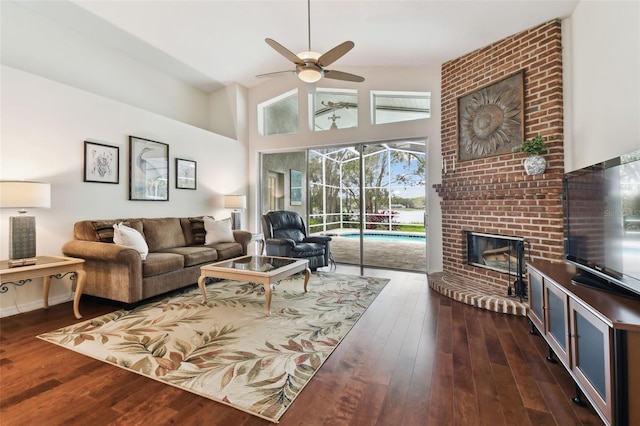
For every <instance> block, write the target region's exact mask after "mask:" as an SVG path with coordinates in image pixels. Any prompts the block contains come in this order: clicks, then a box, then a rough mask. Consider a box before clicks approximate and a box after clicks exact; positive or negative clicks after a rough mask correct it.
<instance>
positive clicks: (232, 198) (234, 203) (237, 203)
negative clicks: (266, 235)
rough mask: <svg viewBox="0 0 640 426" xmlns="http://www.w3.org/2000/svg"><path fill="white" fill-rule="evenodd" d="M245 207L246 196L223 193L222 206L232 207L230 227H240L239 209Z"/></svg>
mask: <svg viewBox="0 0 640 426" xmlns="http://www.w3.org/2000/svg"><path fill="white" fill-rule="evenodd" d="M246 207H247V197H246V196H245V195H225V196H224V208H225V209H234V210H233V211H232V212H231V229H241V228H242V225H241V224H240V215H241V213H240V211H239V210H241V209H245V208H246Z"/></svg>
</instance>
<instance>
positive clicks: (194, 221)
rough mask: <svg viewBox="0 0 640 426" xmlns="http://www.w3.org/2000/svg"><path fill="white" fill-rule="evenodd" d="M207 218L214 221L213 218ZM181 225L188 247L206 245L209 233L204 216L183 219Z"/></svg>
mask: <svg viewBox="0 0 640 426" xmlns="http://www.w3.org/2000/svg"><path fill="white" fill-rule="evenodd" d="M207 217H210V218H211V219H214V218H213V216H207ZM180 223H181V224H182V231H183V232H184V237H185V241H186V244H187V245H188V246H202V245H204V242H205V238H206V235H207V231H206V230H205V229H204V216H199V217H188V218H183V219H181V220H180Z"/></svg>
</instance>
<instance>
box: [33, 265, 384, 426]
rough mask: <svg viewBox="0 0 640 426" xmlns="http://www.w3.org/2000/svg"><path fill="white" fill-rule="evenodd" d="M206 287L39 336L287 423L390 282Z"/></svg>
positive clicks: (337, 277) (291, 281)
mask: <svg viewBox="0 0 640 426" xmlns="http://www.w3.org/2000/svg"><path fill="white" fill-rule="evenodd" d="M303 282H304V275H294V276H293V277H290V278H288V279H285V280H282V281H281V282H280V283H279V284H278V285H277V286H276V289H275V291H274V292H273V297H272V302H271V316H267V315H266V314H265V296H264V289H263V288H262V285H259V284H252V283H247V282H238V281H219V282H215V283H212V284H209V285H207V305H202V303H201V300H202V295H201V293H200V291H199V290H198V289H197V288H196V289H192V290H188V291H186V292H183V293H180V294H177V295H176V294H174V295H172V296H171V297H168V298H166V299H163V300H160V301H153V302H150V303H149V304H146V305H143V306H140V307H137V308H135V309H133V310H131V311H126V310H120V311H116V312H113V313H110V314H107V315H103V316H101V317H98V318H94V319H91V320H87V321H84V322H81V323H78V324H74V325H72V326H69V327H65V328H62V329H59V330H55V331H51V332H49V333H45V334H41V335H39V336H38V337H39V338H41V339H43V340H46V341H48V342H51V343H55V344H57V345H60V346H62V347H65V348H67V349H71V350H73V351H76V352H79V353H81V354H84V355H87V356H90V357H93V358H95V359H98V360H101V361H105V362H109V363H112V364H114V365H117V366H118V367H122V368H124V369H127V370H130V371H133V372H135V373H138V374H142V375H144V376H146V377H150V378H152V379H155V380H159V381H161V382H163V383H166V384H169V385H173V386H176V387H178V388H180V389H184V390H186V391H189V392H193V393H195V394H198V395H201V396H204V397H206V398H210V399H212V400H215V401H218V402H221V403H224V404H227V405H230V406H232V407H235V408H237V409H240V410H243V411H246V412H248V413H251V414H253V415H256V416H259V417H262V418H265V419H267V420H270V421H272V422H276V423H277V422H278V419H279V418H280V417H281V416H282V415H283V414H284V412H285V410H286V409H287V408H288V407H289V405H290V404H291V403H292V402H293V400H294V399H295V398H296V396H297V395H298V394H299V393H300V392H301V391H302V389H303V388H304V386H305V385H306V384H307V383H308V382H309V381H310V380H311V378H312V377H313V376H314V374H315V373H316V371H318V369H319V368H320V366H321V365H322V364H323V363H324V361H325V360H326V359H327V358H328V357H329V355H330V354H331V352H333V350H334V349H335V348H336V347H337V346H338V344H339V343H340V341H341V340H342V338H343V337H344V336H345V335H346V334H347V333H348V332H349V330H350V329H351V328H352V327H353V325H354V324H355V323H356V321H357V320H358V318H360V316H361V315H362V314H363V313H364V311H365V310H366V309H367V307H368V306H369V305H370V304H371V303H372V302H373V300H374V299H375V298H376V296H377V295H378V294H379V293H380V292H381V291H382V289H383V288H384V286H385V285H386V284H387V283H388V280H387V279H381V278H370V277H358V276H350V275H341V274H333V273H326V272H315V273H313V274H311V278H310V280H309V284H308V287H307V289H308V290H309V291H308V292H307V293H304V289H303Z"/></svg>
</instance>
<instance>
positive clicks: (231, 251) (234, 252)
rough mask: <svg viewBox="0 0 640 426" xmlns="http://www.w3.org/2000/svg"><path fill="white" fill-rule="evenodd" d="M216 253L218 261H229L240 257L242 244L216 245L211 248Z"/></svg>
mask: <svg viewBox="0 0 640 426" xmlns="http://www.w3.org/2000/svg"><path fill="white" fill-rule="evenodd" d="M211 247H213V248H215V249H216V252H217V253H218V260H225V259H231V258H232V257H238V256H242V255H243V253H242V244H239V243H218V244H214V245H213V246H211Z"/></svg>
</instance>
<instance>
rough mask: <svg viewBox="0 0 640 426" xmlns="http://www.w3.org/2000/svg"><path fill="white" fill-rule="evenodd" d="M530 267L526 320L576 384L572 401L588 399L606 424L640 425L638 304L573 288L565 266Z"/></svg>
mask: <svg viewBox="0 0 640 426" xmlns="http://www.w3.org/2000/svg"><path fill="white" fill-rule="evenodd" d="M527 266H528V272H529V311H528V313H527V315H528V317H529V320H530V321H531V324H532V326H535V329H537V331H538V332H539V334H540V335H541V336H542V337H543V338H544V339H545V341H546V342H547V344H548V345H549V357H548V358H547V359H548V360H549V361H551V362H557V360H559V361H560V362H561V363H562V365H564V367H565V368H566V369H567V371H568V372H569V374H570V375H571V376H572V377H573V379H574V381H575V382H576V393H577V394H576V397H575V398H574V399H573V400H574V402H576V403H580V402H581V398H582V396H583V395H584V396H585V397H586V398H587V399H588V400H589V401H590V402H591V404H592V405H593V407H594V408H595V410H596V412H597V413H598V414H599V415H600V417H601V418H602V420H603V421H604V422H605V424H608V425H633V424H636V425H637V424H640V404H638V401H640V299H632V298H628V297H623V296H619V295H616V294H612V293H608V292H605V291H602V290H596V289H593V288H590V287H586V286H583V285H579V284H574V283H572V281H571V278H572V277H573V276H574V275H575V274H576V269H575V268H574V267H573V266H571V265H568V264H565V263H552V262H547V261H534V262H530V263H528V264H527ZM535 329H534V328H532V332H535Z"/></svg>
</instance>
